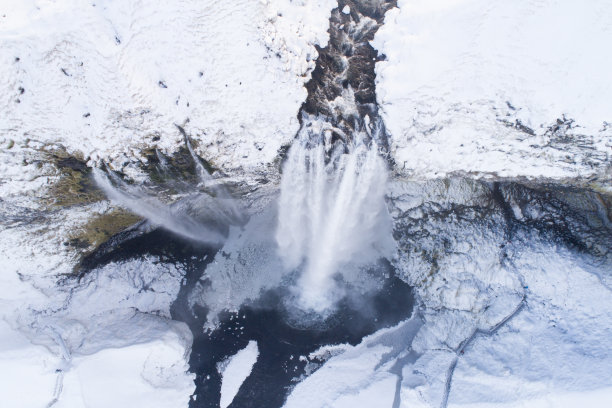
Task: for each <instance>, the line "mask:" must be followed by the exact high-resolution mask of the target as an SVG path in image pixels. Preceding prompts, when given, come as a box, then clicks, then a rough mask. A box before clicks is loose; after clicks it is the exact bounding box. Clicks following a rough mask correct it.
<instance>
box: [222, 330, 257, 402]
mask: <svg viewBox="0 0 612 408" xmlns="http://www.w3.org/2000/svg"><path fill="white" fill-rule="evenodd" d="M257 357H259V349H258V347H257V342H256V341H254V340H251V341H249V344H247V346H246V347H245V348H243V349H242V350H240V351H239V352H237V353H236V354H234V355H233V356H231V357H228V359H227V360H226V361H225V362H223V363H222V364H221V365H222V367H221V370H220V372H221V377H222V382H221V408H226V407H227V406H229V404H231V403H232V401H233V399H234V397H235V396H236V394H238V390H239V389H240V386H241V385H242V383H243V382H244V380H246V378H247V377H248V376H249V374H251V370H252V369H253V366H254V365H255V363H256V362H257Z"/></svg>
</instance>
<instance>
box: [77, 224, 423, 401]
mask: <svg viewBox="0 0 612 408" xmlns="http://www.w3.org/2000/svg"><path fill="white" fill-rule="evenodd" d="M217 250H218V249H216V248H211V247H209V246H205V245H201V244H198V243H194V242H192V241H190V240H186V239H183V238H181V237H178V236H176V235H174V234H172V233H170V232H167V231H165V230H163V229H155V230H153V231H149V232H143V231H142V230H131V231H127V232H124V233H122V234H119V235H118V236H116V237H114V240H111V241H110V242H109V243H108V245H106V246H105V247H102V248H100V250H99V251H98V252H95V253H94V254H92V255H91V256H90V257H88V258H86V259H85V260H84V262H83V270H82V273H85V272H86V271H87V270H91V269H93V268H96V267H100V266H102V265H104V264H106V263H109V262H121V261H126V260H129V259H134V258H138V257H142V256H144V255H154V256H158V257H159V259H160V261H162V262H170V263H173V264H176V265H182V266H183V267H184V268H185V271H186V275H185V278H184V280H183V283H182V286H181V289H180V292H179V294H178V296H177V299H176V300H175V301H174V303H173V304H172V306H171V316H172V318H173V319H174V320H178V321H182V322H185V323H186V324H187V325H188V326H189V328H190V329H191V332H192V333H193V337H194V341H193V347H192V352H191V357H190V360H189V366H190V371H192V372H193V373H195V374H196V380H195V383H196V391H195V395H196V397H195V399H193V398H192V400H191V401H190V407H191V408H203V407H218V406H219V403H220V396H221V393H220V392H221V376H220V374H219V372H218V371H217V364H218V363H220V362H222V361H224V360H225V359H226V358H227V357H229V356H232V355H234V354H236V353H237V352H238V351H239V350H241V349H243V348H244V347H246V346H247V344H248V343H249V341H251V340H255V341H257V345H258V348H259V358H258V360H257V362H256V364H255V365H254V367H253V370H252V372H251V374H250V376H249V377H248V378H247V379H246V380H245V381H244V383H243V384H242V386H241V387H240V389H239V391H238V394H237V395H236V397H235V398H234V401H233V402H232V404H231V405H230V406H231V407H266V408H274V407H281V406H282V405H283V404H284V402H285V400H286V398H287V395H288V393H289V392H290V390H291V387H292V386H293V385H295V384H296V382H297V380H298V379H299V378H300V376H302V375H304V374H305V369H306V364H307V362H306V361H300V359H299V357H300V356H308V354H309V353H311V352H313V351H315V350H317V349H318V348H319V347H321V346H323V345H330V344H346V343H348V344H353V345H355V344H358V343H359V342H360V341H361V339H362V338H363V337H364V336H367V335H369V334H372V333H374V332H375V331H377V330H379V329H381V328H384V327H390V326H393V325H395V324H397V323H398V322H400V321H402V320H404V319H406V318H408V317H409V316H410V315H411V313H412V307H413V303H414V298H413V295H412V291H411V288H410V287H409V286H408V285H407V284H406V283H405V282H403V281H402V280H401V279H399V278H397V277H396V276H395V274H394V271H393V268H392V266H391V265H390V264H389V263H388V262H380V263H379V265H378V266H377V267H376V270H373V271H372V273H373V274H376V275H377V276H379V277H381V276H386V278H379V279H380V285H379V286H378V288H377V289H375V290H372V291H370V292H369V293H367V294H358V295H356V296H347V297H345V298H344V299H342V300H341V301H340V302H339V303H338V305H337V307H336V309H335V310H334V312H333V313H332V314H331V315H330V316H327V317H326V318H318V319H313V318H312V317H309V318H308V319H307V320H306V321H307V323H306V324H304V323H303V322H304V321H305V320H304V319H303V318H302V317H301V316H296V313H295V310H294V309H293V308H292V303H291V296H292V295H291V294H290V292H289V290H287V289H286V288H277V289H274V290H271V291H268V292H266V293H264V294H262V296H261V297H260V299H258V300H257V301H256V302H254V303H250V304H245V305H243V306H242V307H241V308H240V310H239V312H238V313H223V314H222V315H221V316H220V319H219V320H220V323H219V325H218V326H217V328H216V329H215V330H214V331H209V332H205V331H204V330H203V327H204V325H205V324H206V322H207V320H206V319H207V312H208V310H207V309H206V306H202V305H195V306H194V307H193V309H192V308H191V307H190V306H189V304H188V297H189V295H190V293H191V290H192V289H193V288H194V287H195V285H196V283H198V282H200V279H201V278H202V276H203V275H204V274H205V271H206V266H207V265H208V264H209V263H210V262H211V261H212V260H213V259H214V256H215V254H216V252H217ZM262 273H263V272H262ZM201 283H202V282H201ZM203 283H204V284H206V281H203ZM320 364H322V362H316V361H315V362H311V363H310V365H309V369H310V370H312V369H313V367H314V368H317V367H318V365H320Z"/></svg>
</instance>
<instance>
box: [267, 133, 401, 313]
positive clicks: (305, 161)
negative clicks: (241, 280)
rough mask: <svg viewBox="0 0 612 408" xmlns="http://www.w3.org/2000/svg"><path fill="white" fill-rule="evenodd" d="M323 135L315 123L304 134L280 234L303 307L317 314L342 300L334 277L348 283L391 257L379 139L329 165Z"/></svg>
mask: <svg viewBox="0 0 612 408" xmlns="http://www.w3.org/2000/svg"><path fill="white" fill-rule="evenodd" d="M326 133H329V130H327V129H325V126H324V125H321V124H319V123H317V122H314V123H312V126H310V127H306V126H305V127H303V129H302V131H301V132H300V135H299V136H298V140H296V141H295V143H294V144H293V146H292V147H291V149H290V151H289V155H288V158H287V162H286V163H285V165H284V167H283V177H282V181H281V195H280V201H279V215H278V218H279V219H278V227H277V231H276V241H277V244H278V251H279V255H280V256H281V258H282V260H283V263H284V266H285V268H287V269H288V270H290V271H292V270H296V269H298V268H299V269H300V271H301V275H300V277H299V279H298V283H297V290H298V298H299V303H300V306H301V307H302V308H304V309H312V310H314V311H317V312H322V311H324V310H326V309H328V308H330V307H332V306H333V304H334V303H335V301H336V300H338V298H339V297H340V296H342V293H341V290H340V288H339V287H338V286H337V285H336V283H335V280H334V277H335V275H336V274H338V273H339V274H341V275H343V277H344V278H347V280H350V275H351V274H353V273H354V270H355V268H358V267H359V266H362V265H364V264H368V263H372V262H374V261H376V260H377V259H378V258H380V257H388V256H391V251H392V250H393V243H392V236H391V222H390V217H389V214H388V211H387V207H386V203H385V186H386V181H387V170H386V166H385V162H384V160H383V159H382V158H381V156H380V154H379V153H378V149H377V145H376V143H375V141H374V140H375V139H376V137H372V138H370V137H369V136H370V135H368V134H365V133H364V134H357V135H354V138H353V139H354V142H350V143H349V145H348V152H344V151H338V150H335V151H332V152H331V155H330V157H331V159H330V160H329V162H328V163H326V162H325V146H324V140H325V139H326ZM374 136H376V135H374ZM328 139H329V138H328ZM368 140H371V142H369V144H368V143H367V141H368Z"/></svg>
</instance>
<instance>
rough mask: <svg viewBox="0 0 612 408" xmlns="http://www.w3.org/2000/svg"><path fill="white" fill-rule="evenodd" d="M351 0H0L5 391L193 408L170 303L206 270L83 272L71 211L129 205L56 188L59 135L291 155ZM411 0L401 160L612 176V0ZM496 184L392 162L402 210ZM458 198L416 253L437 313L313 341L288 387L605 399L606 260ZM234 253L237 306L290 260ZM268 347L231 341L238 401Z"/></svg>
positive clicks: (422, 401) (299, 398)
mask: <svg viewBox="0 0 612 408" xmlns="http://www.w3.org/2000/svg"><path fill="white" fill-rule="evenodd" d="M335 4H336V3H334V2H333V1H331V0H317V1H291V0H262V1H252V0H239V1H233V2H221V1H212V0H181V1H176V2H168V3H163V4H162V3H160V2H155V1H152V0H141V1H136V0H133V1H132V0H130V1H117V0H115V1H110V0H100V1H96V2H95V3H91V2H82V1H77V0H57V1H51V0H23V1H11V0H0V42H1V43H2V46H1V47H0V113H1V114H0V198H1V199H0V221H1V222H2V223H1V225H0V254H1V256H0V367H1V368H2V371H1V372H0V400H1V401H2V402H3V403H4V405H6V406H10V407H23V408H30V407H44V406H51V405H52V406H56V407H67V408H68V407H71V408H72V407H81V406H91V407H97V406H100V407H109V406H112V407H118V408H119V407H124V406H125V407H135V406H147V407H160V408H162V407H164V408H165V407H175V406H176V407H185V406H187V404H188V399H189V396H190V395H191V394H192V392H193V390H194V384H193V375H192V374H189V373H188V372H187V369H188V367H187V363H186V361H187V357H188V355H189V352H190V347H191V335H190V333H189V331H188V329H187V327H186V326H185V325H183V324H179V323H177V322H173V321H171V320H170V318H169V317H170V312H169V308H170V304H171V302H172V301H173V300H174V299H175V298H176V296H177V293H178V291H179V289H180V284H181V281H182V279H183V275H184V273H185V271H183V270H182V269H181V268H180V266H177V265H171V264H166V263H164V262H162V261H161V260H160V259H157V258H154V257H150V258H145V259H142V260H134V261H130V262H124V263H111V264H108V265H106V266H104V267H103V268H100V269H98V270H96V271H94V272H92V273H91V274H89V275H87V276H86V277H85V278H83V280H82V281H80V282H77V281H76V280H74V279H72V280H71V279H68V280H65V279H64V275H67V274H71V273H72V272H73V268H74V266H75V265H76V263H77V262H78V256H77V253H76V251H75V249H74V248H73V247H71V246H69V245H66V242H67V240H69V238H70V236H71V232H72V231H74V230H75V229H78V228H80V227H82V226H83V225H84V224H86V223H87V221H88V220H89V219H91V218H92V217H93V216H95V215H98V214H103V213H105V212H108V211H110V210H111V206H110V204H109V203H108V202H104V201H101V202H96V203H89V204H80V205H75V206H70V207H66V208H58V207H52V206H48V205H47V204H45V203H44V201H45V200H46V199H47V198H49V197H48V195H49V191H48V190H47V188H48V187H49V186H50V185H52V184H53V183H55V182H57V180H58V178H59V172H58V170H57V169H56V168H55V167H54V166H53V164H52V163H50V162H49V161H48V157H47V156H45V155H46V154H47V153H45V151H46V152H49V151H51V150H53V149H61V148H65V149H66V150H67V151H68V152H70V153H72V154H76V155H77V156H82V157H83V159H85V160H86V161H87V162H88V164H89V165H93V164H96V163H99V162H100V161H107V162H110V163H112V166H113V168H115V169H118V170H123V171H124V172H125V173H126V174H127V175H128V176H129V177H132V178H137V177H139V170H138V168H137V166H136V164H138V161H139V160H143V151H144V150H147V149H151V148H158V149H160V150H162V151H166V152H172V151H175V150H176V149H177V148H178V147H179V146H180V145H181V144H182V143H183V140H182V138H181V135H180V133H179V132H178V131H177V129H176V127H175V124H178V125H181V126H183V127H184V128H185V129H186V131H187V132H188V133H190V134H191V135H192V136H193V139H194V140H195V141H196V142H197V146H196V149H197V150H198V154H200V155H201V156H202V157H203V158H205V159H207V160H209V161H210V162H211V163H212V164H213V165H215V166H217V167H219V168H222V169H223V170H225V171H226V173H227V174H228V175H229V176H230V177H244V176H245V175H246V176H247V177H248V176H249V175H252V174H255V173H265V174H266V175H269V176H273V177H278V174H277V170H278V166H276V165H274V166H272V163H274V162H275V160H277V158H278V151H279V148H281V147H282V146H283V145H286V144H288V143H290V141H291V140H292V138H293V137H294V135H295V134H296V131H297V129H298V121H297V112H298V109H299V107H300V105H301V103H302V102H303V101H304V99H305V97H306V90H305V89H304V87H303V85H304V83H305V82H306V81H307V80H308V78H309V76H310V72H311V70H312V69H313V67H314V61H315V59H316V57H317V53H316V50H315V48H314V44H319V45H324V44H325V43H326V42H327V28H328V18H329V12H330V9H331V8H332V7H334V6H335ZM398 6H399V8H398V9H393V10H391V11H389V12H388V14H387V16H386V19H385V24H384V25H383V26H382V28H381V29H380V30H379V31H378V33H377V35H376V38H375V41H374V46H375V47H376V48H377V49H378V50H379V51H380V52H381V53H384V54H385V55H386V58H387V60H386V61H383V62H379V63H377V75H378V77H377V97H378V100H379V103H380V107H381V112H382V115H383V118H384V120H385V122H386V126H387V128H388V130H389V132H390V133H391V153H392V155H393V157H394V159H395V162H396V163H397V165H398V170H400V172H401V174H402V175H404V176H410V177H412V178H416V179H421V180H422V179H429V178H438V177H444V176H446V175H448V174H453V173H463V174H471V175H477V176H500V177H528V178H536V177H543V178H546V179H557V180H576V179H580V180H585V179H591V180H593V179H595V180H597V181H598V182H600V183H605V182H607V181H609V180H610V179H611V178H612V177H611V173H610V172H611V167H610V166H611V155H612V104H611V102H610V98H609V95H610V94H611V93H612V76H611V75H610V72H611V68H612V54H611V53H610V52H608V48H609V44H610V43H612V23H611V21H612V2H611V1H610V0H590V1H589V2H577V1H571V0H518V1H513V2H508V1H505V2H504V1H501V0H496V1H485V0H437V1H427V0H399V2H398ZM347 12H350V10H347ZM428 183H433V184H435V185H432V184H428ZM419 186H420V187H419ZM603 188H608V189H609V188H610V187H609V184H608V185H606V184H604V185H603ZM485 194H486V191H484V190H483V187H482V185H473V186H468V187H466V186H465V185H457V184H454V182H446V181H440V180H434V181H429V182H426V183H425V184H420V185H411V184H402V183H401V182H399V183H394V184H392V185H391V187H390V191H389V198H390V201H391V202H392V210H393V211H392V215H393V216H395V217H396V218H398V219H399V218H401V217H403V216H404V215H405V214H407V213H408V214H409V216H410V217H412V218H413V219H414V220H418V219H419V213H420V211H421V209H420V208H419V206H420V205H421V204H422V203H424V202H427V201H434V202H436V205H440V206H441V207H443V208H445V207H444V205H448V208H451V206H450V204H449V203H448V202H444V200H445V199H446V198H445V197H452V200H451V201H452V203H451V204H453V205H455V204H457V205H459V206H462V205H465V206H470V205H473V204H474V203H476V202H478V200H482V199H483V196H484V195H485ZM449 200H450V199H449ZM453 200H454V201H453ZM421 216H422V213H421ZM412 218H411V219H412ZM441 218H443V220H442V221H440V220H439V219H438V220H437V221H435V222H434V221H432V224H430V226H431V231H432V232H433V233H435V236H436V237H444V238H445V239H442V238H440V239H438V240H436V239H432V240H431V242H430V243H428V244H427V245H429V247H426V248H425V251H426V252H427V251H430V252H431V253H432V254H438V253H441V251H438V248H443V247H445V246H448V248H447V249H446V252H447V256H444V257H440V258H436V261H437V262H438V264H437V268H438V269H437V272H436V273H435V274H433V275H432V274H430V269H428V268H429V265H428V264H426V263H424V262H423V260H422V259H421V258H419V256H417V255H418V254H416V255H415V254H409V253H400V256H403V258H402V259H400V260H399V261H397V262H396V264H397V265H398V266H399V267H400V269H401V272H402V276H403V278H405V279H406V280H407V281H409V282H410V283H411V284H412V285H414V286H415V287H416V289H415V290H416V291H417V294H418V295H419V298H420V299H421V302H422V303H421V304H420V305H419V306H420V308H419V314H418V315H415V316H414V317H413V318H411V319H409V320H407V321H405V322H402V323H400V324H399V325H397V326H396V327H393V328H389V329H385V330H381V331H380V332H377V333H375V334H373V335H371V336H369V337H368V338H366V339H364V341H363V342H362V343H361V344H359V345H357V346H354V347H352V346H347V345H340V346H335V347H327V348H325V347H324V348H323V349H322V350H320V352H319V353H316V354H315V355H312V356H302V358H309V359H311V360H313V361H314V360H317V361H320V360H321V359H328V360H327V362H326V363H325V364H324V365H323V366H322V367H321V368H319V369H318V370H317V371H315V372H314V374H313V375H311V376H310V377H308V378H306V379H305V380H304V381H303V382H301V383H299V384H298V385H296V387H295V388H294V389H293V390H292V393H291V395H290V396H289V399H288V401H287V406H289V407H302V406H304V407H309V408H311V407H327V406H333V407H342V406H347V407H359V406H374V405H375V406H390V407H398V406H402V407H403V406H406V407H421V406H422V407H430V406H440V404H441V403H443V402H444V399H445V398H446V396H445V392H446V391H445V390H446V385H447V378H448V373H449V370H450V369H451V368H452V367H454V370H451V371H452V382H451V387H450V392H449V393H448V395H447V397H448V406H452V407H468V406H469V407H494V406H496V407H497V406H500V407H539V406H555V407H557V406H559V407H562V406H568V407H570V406H576V405H578V404H580V405H585V406H589V407H602V408H603V407H607V406H608V405H609V401H611V400H612V381H611V380H610V379H611V378H612V369H611V367H612V354H611V352H610V350H609V348H608V347H607V345H608V341H609V339H610V338H612V329H611V328H612V317H611V316H612V302H611V301H610V286H609V284H608V282H609V281H610V280H609V278H608V277H604V278H602V277H601V276H598V274H600V273H601V272H606V270H603V271H602V266H601V265H599V266H594V265H592V264H591V263H590V261H589V259H588V258H584V257H582V256H581V255H580V254H577V253H575V252H572V251H570V250H568V249H566V248H563V247H562V246H557V245H555V244H551V243H549V242H546V240H544V239H540V237H537V236H522V237H518V238H517V241H516V242H514V243H513V244H512V245H510V246H509V247H508V248H509V249H507V250H506V251H505V252H507V253H509V254H510V255H511V256H510V260H503V259H501V256H500V254H501V252H500V249H499V248H500V246H501V245H502V244H503V245H508V243H507V242H506V241H505V237H504V236H503V234H502V233H501V232H500V231H499V230H497V229H496V228H495V225H496V224H502V223H503V219H502V218H503V217H502V215H501V214H499V213H493V214H491V216H490V218H488V219H487V220H486V222H485V223H484V224H477V223H473V224H470V223H469V222H463V221H465V220H458V219H453V218H449V219H446V218H444V217H441ZM453 223H454V224H453ZM451 224H452V225H451ZM256 232H257V231H256ZM232 234H233V235H237V234H238V235H239V234H240V233H239V232H238V231H237V230H233V231H232ZM249 234H250V235H249ZM255 235H257V234H255V233H251V232H248V231H247V232H246V233H244V237H243V238H242V240H243V241H246V244H245V247H247V246H248V249H249V251H250V249H251V248H254V249H253V250H252V251H250V252H249V253H248V255H249V256H250V258H248V257H246V256H245V257H241V259H242V260H246V261H245V262H250V261H251V260H253V259H255V258H262V254H261V253H256V252H255V249H257V248H259V247H261V241H262V240H261V239H260V238H259V237H258V236H255ZM446 238H448V239H446ZM270 239H271V238H270ZM241 242H242V241H241ZM425 246H426V245H424V247H425ZM229 249H230V250H231V248H229ZM230 252H231V251H230ZM448 254H450V255H448ZM238 255H240V253H239V252H238V251H234V252H233V253H232V256H236V257H237V256H238ZM263 256H264V257H265V256H266V254H263ZM436 256H437V255H436ZM237 262H238V261H237V258H231V257H228V258H227V261H226V262H225V263H222V264H216V266H215V265H213V266H212V267H211V268H210V270H209V271H207V272H209V273H210V274H212V276H213V277H214V276H215V275H214V274H215V273H216V274H218V275H219V279H217V280H214V281H213V284H212V285H211V288H212V289H210V290H211V291H212V292H214V293H211V294H210V295H211V296H210V298H211V299H215V296H216V297H218V298H219V301H218V302H217V306H218V307H220V308H223V307H230V308H231V307H236V306H237V305H236V304H235V303H240V302H242V301H243V300H244V299H247V298H250V297H252V296H255V295H256V294H257V293H258V291H259V289H261V287H267V286H266V285H274V284H276V282H278V281H279V280H280V278H279V277H275V276H259V277H258V279H259V281H261V285H260V286H257V287H253V286H247V285H243V283H244V282H242V281H238V282H237V281H235V280H233V279H232V278H233V277H235V275H230V274H228V273H225V272H226V271H231V270H234V271H235V270H236V266H238V269H239V272H240V270H241V269H242V270H244V274H245V275H247V274H254V273H259V272H260V271H253V270H252V269H251V268H250V265H240V264H238V263H237ZM608 266H609V264H605V263H604V265H603V268H607V267H608ZM58 282H61V283H62V285H58ZM227 293H229V295H228V294H227ZM206 294H208V293H206ZM223 302H226V303H223ZM514 312H517V313H516V315H513V317H512V318H511V319H510V320H508V321H505V320H504V319H505V318H506V317H508V316H510V315H512V314H513V313H514ZM500 322H504V324H503V325H502V326H501V327H499V329H498V330H497V329H496V330H495V332H494V333H488V331H489V330H491V329H492V328H496V325H497V324H498V323H500ZM475 330H480V331H476V336H474V337H473V339H472V340H471V341H469V342H468V343H467V344H466V343H465V341H466V339H469V338H470V337H471V336H472V334H473V333H475ZM257 352H258V351H257V345H256V344H253V345H252V344H249V347H247V349H245V350H243V351H241V352H240V353H238V355H236V356H235V357H234V358H231V359H230V360H228V361H227V366H225V367H224V368H225V371H224V381H223V384H224V387H225V392H224V393H223V396H224V397H223V398H224V399H223V403H224V404H226V403H227V404H229V403H230V402H231V399H232V398H233V396H234V395H235V393H236V391H237V387H239V386H240V384H241V383H242V381H241V379H244V377H246V376H248V373H249V372H250V369H251V367H252V365H253V364H254V363H255V361H256V360H257ZM321 356H324V357H321ZM330 356H331V357H330ZM455 364H456V365H455ZM234 372H235V374H234ZM493 397H494V398H496V399H495V400H492V398H493ZM50 404H51V405H50ZM4 405H3V406H4Z"/></svg>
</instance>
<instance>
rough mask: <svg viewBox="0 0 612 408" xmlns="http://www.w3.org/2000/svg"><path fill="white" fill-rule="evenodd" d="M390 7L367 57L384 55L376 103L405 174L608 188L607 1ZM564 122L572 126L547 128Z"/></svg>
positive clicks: (611, 152)
mask: <svg viewBox="0 0 612 408" xmlns="http://www.w3.org/2000/svg"><path fill="white" fill-rule="evenodd" d="M398 7H399V8H396V9H392V10H390V11H389V12H388V13H387V14H386V16H385V24H384V25H383V26H382V27H381V29H380V30H379V31H378V32H377V34H376V38H375V41H374V46H375V48H377V49H378V50H379V52H381V53H383V54H385V55H386V56H387V61H384V62H379V63H377V97H378V101H379V104H380V105H381V108H382V114H383V118H384V120H385V124H386V126H387V129H388V130H389V131H390V133H391V135H392V146H391V148H392V154H393V155H394V157H395V160H396V162H397V163H398V165H399V167H400V169H401V170H403V172H404V173H405V174H408V175H411V176H414V177H423V176H424V177H432V176H440V177H442V176H444V175H445V174H448V173H453V172H461V173H474V174H479V175H498V176H527V177H536V176H544V177H549V178H557V179H558V178H568V177H589V176H593V175H598V176H602V174H603V173H604V172H606V171H607V172H608V173H607V177H608V178H609V177H610V163H611V158H612V125H610V123H612V102H611V101H610V97H609V95H610V93H611V92H612V76H610V74H609V72H610V69H611V67H612V54H610V53H609V52H608V51H607V49H608V48H609V45H608V44H610V43H612V23H611V21H612V2H611V1H610V0H591V1H588V2H577V1H574V0H517V1H497V0H496V1H489V0H438V1H435V2H432V1H428V0H399V2H398ZM564 118H565V119H567V120H569V119H571V120H574V121H575V122H573V123H572V124H571V127H570V128H568V126H563V125H562V126H560V129H557V130H556V131H555V129H549V128H550V127H554V126H555V125H556V124H557V119H561V121H563V120H564ZM526 127H528V128H530V129H531V130H532V131H533V132H531V131H530V130H527V129H526Z"/></svg>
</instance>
